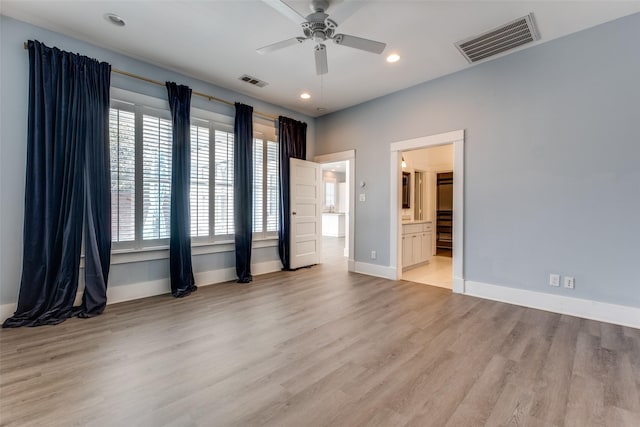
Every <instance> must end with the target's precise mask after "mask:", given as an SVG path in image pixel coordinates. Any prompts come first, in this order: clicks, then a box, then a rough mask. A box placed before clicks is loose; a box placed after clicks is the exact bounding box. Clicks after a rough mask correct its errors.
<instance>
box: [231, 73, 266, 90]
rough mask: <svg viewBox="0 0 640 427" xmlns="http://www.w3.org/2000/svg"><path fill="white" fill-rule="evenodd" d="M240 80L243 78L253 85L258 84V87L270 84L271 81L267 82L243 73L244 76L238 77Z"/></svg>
mask: <svg viewBox="0 0 640 427" xmlns="http://www.w3.org/2000/svg"><path fill="white" fill-rule="evenodd" d="M238 78H239V79H240V80H242V81H243V82H246V83H249V84H251V85H254V86H258V87H265V86H266V85H268V84H269V83H267V82H263V81H262V80H260V79H256V78H255V77H251V76H249V75H247V74H243V75H242V76H240V77H238Z"/></svg>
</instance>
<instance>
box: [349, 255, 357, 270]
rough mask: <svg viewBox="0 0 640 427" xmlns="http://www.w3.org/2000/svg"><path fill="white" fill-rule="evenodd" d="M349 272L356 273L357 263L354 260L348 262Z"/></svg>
mask: <svg viewBox="0 0 640 427" xmlns="http://www.w3.org/2000/svg"><path fill="white" fill-rule="evenodd" d="M347 270H349V271H353V272H355V271H356V261H355V260H354V259H353V258H349V259H348V260H347Z"/></svg>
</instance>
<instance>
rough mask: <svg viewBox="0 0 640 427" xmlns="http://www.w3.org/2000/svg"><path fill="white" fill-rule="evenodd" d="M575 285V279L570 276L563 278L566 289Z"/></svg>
mask: <svg viewBox="0 0 640 427" xmlns="http://www.w3.org/2000/svg"><path fill="white" fill-rule="evenodd" d="M575 286H576V279H574V278H573V277H570V276H566V277H565V278H564V287H565V288H567V289H573V288H575Z"/></svg>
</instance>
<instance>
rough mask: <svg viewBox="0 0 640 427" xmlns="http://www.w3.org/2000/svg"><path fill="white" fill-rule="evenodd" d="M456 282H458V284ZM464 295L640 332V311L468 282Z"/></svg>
mask: <svg viewBox="0 0 640 427" xmlns="http://www.w3.org/2000/svg"><path fill="white" fill-rule="evenodd" d="M454 283H455V281H454ZM464 294H466V295H471V296H475V297H480V298H485V299H490V300H494V301H500V302H506V303H509V304H515V305H520V306H523V307H529V308H536V309H538V310H545V311H551V312H554V313H560V314H567V315H570V316H576V317H582V318H584V319H591V320H598V321H600V322H606V323H613V324H616V325H622V326H629V327H631V328H637V329H640V308H639V307H629V306H626V305H618V304H610V303H606V302H599V301H593V300H586V299H580V298H573V297H566V296H563V295H554V294H547V293H544V292H534V291H528V290H524V289H516V288H509V287H506V286H498V285H490V284H488V283H480V282H472V281H466V282H465V283H464Z"/></svg>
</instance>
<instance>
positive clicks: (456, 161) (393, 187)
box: [389, 130, 464, 293]
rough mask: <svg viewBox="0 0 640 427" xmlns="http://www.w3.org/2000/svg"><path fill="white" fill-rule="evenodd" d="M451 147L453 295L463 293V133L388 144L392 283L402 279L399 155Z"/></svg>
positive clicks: (443, 134)
mask: <svg viewBox="0 0 640 427" xmlns="http://www.w3.org/2000/svg"><path fill="white" fill-rule="evenodd" d="M447 144H453V180H454V181H453V183H454V184H453V206H454V209H453V236H454V239H453V279H454V280H453V284H454V286H453V292H456V293H461V292H463V291H464V130H456V131H452V132H445V133H441V134H437V135H430V136H423V137H420V138H414V139H408V140H405V141H397V142H392V143H391V144H390V145H389V147H390V151H391V153H390V156H389V170H390V174H389V192H390V206H389V220H390V222H389V223H390V225H391V226H390V227H389V230H390V233H389V254H390V259H389V263H390V265H391V266H393V267H394V270H395V272H396V276H395V277H393V279H394V280H399V279H400V278H401V277H402V221H401V218H402V213H401V205H400V195H401V194H402V190H401V175H400V174H401V172H402V167H401V166H400V158H401V152H402V151H410V150H417V149H421V148H428V147H436V146H439V145H447Z"/></svg>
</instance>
